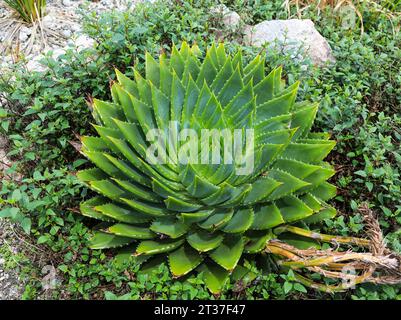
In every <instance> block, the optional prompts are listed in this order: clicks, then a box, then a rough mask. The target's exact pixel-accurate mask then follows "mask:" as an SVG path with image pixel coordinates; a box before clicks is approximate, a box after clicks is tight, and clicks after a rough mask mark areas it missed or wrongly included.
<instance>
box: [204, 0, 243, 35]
mask: <svg viewBox="0 0 401 320" xmlns="http://www.w3.org/2000/svg"><path fill="white" fill-rule="evenodd" d="M211 12H212V13H215V14H221V15H222V19H223V24H224V25H225V26H226V27H228V28H233V29H234V28H236V27H238V26H239V24H240V22H241V17H240V15H239V14H238V13H236V12H235V11H231V10H230V9H229V8H227V6H225V5H224V4H220V5H218V6H216V7H213V8H212V9H211Z"/></svg>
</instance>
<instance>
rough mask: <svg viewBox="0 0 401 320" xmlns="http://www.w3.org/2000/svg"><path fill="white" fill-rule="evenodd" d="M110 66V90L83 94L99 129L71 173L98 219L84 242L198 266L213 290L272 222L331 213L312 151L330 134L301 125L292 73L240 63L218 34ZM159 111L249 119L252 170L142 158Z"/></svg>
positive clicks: (213, 123) (267, 235) (183, 119)
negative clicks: (128, 67)
mask: <svg viewBox="0 0 401 320" xmlns="http://www.w3.org/2000/svg"><path fill="white" fill-rule="evenodd" d="M116 73H117V80H118V81H117V82H115V83H114V84H113V85H112V88H111V93H112V97H113V101H112V102H105V101H99V100H94V103H93V115H94V118H95V120H96V122H97V124H96V125H94V128H95V129H96V131H97V133H98V134H99V136H97V137H82V139H81V140H82V153H83V154H84V155H85V156H86V157H87V158H88V159H89V160H90V161H91V162H93V164H94V165H95V167H94V168H92V169H87V170H83V171H80V172H79V173H78V178H79V179H80V180H81V181H83V182H84V183H85V184H86V185H87V186H89V188H91V189H92V190H94V191H95V192H97V193H98V194H99V195H98V196H96V197H94V198H92V199H90V200H88V201H85V202H83V203H82V204H81V212H82V214H83V215H85V216H88V217H91V218H95V219H99V220H101V221H103V222H104V223H102V224H101V225H100V227H99V228H98V230H96V231H95V234H94V237H93V239H92V248H95V249H105V248H116V247H122V246H126V245H130V248H132V253H133V254H135V255H136V256H139V257H142V259H143V260H146V258H154V257H165V258H166V259H167V260H168V264H169V267H170V270H171V272H172V274H173V275H174V276H183V275H186V274H188V273H189V272H191V271H193V270H197V271H198V272H201V271H202V272H204V275H205V278H204V279H205V282H206V284H207V285H208V286H209V288H210V290H211V291H212V292H218V291H219V290H220V288H221V287H222V285H223V284H224V282H225V281H226V279H227V278H228V277H229V276H230V274H232V272H233V270H235V268H236V267H237V266H238V265H239V264H240V263H241V259H242V258H244V257H246V256H247V255H255V254H259V253H260V252H264V249H265V245H266V243H267V242H268V241H269V240H271V239H275V238H280V237H281V236H282V235H283V234H281V235H279V234H278V232H275V230H277V227H280V226H282V225H286V226H288V225H291V224H295V223H297V224H299V223H301V224H303V225H305V224H306V225H308V224H314V223H316V222H319V221H321V220H323V219H326V218H330V217H333V216H334V215H335V213H336V212H335V209H334V208H333V207H331V206H330V205H328V204H327V203H326V201H327V200H329V199H330V198H332V197H333V196H334V195H335V193H336V189H335V187H334V186H333V185H331V184H329V183H328V182H327V179H328V178H330V177H331V176H332V175H333V174H334V170H333V168H332V167H331V166H330V165H329V164H328V163H327V162H325V161H324V158H325V157H326V156H327V155H328V153H329V152H330V151H331V150H332V149H333V147H334V145H335V142H334V141H332V140H329V135H328V134H326V133H316V132H311V127H312V124H313V121H314V118H315V115H316V112H317V110H318V104H317V103H309V102H304V101H303V102H296V94H297V90H298V86H299V83H298V82H296V83H294V84H293V85H290V86H287V87H286V86H285V83H284V81H283V80H282V77H281V73H282V69H281V68H280V67H279V68H276V69H273V70H271V71H270V72H269V73H265V57H264V56H263V55H258V56H256V57H255V58H254V59H253V60H252V61H251V62H250V63H247V64H245V63H243V59H242V56H241V52H238V53H236V54H235V55H233V56H230V55H227V54H226V52H225V49H224V46H223V45H222V44H220V45H218V46H215V45H213V46H211V47H210V48H209V49H208V50H207V52H206V54H205V56H202V55H201V53H200V50H199V48H198V47H197V46H192V47H190V46H188V45H187V44H186V43H185V42H184V43H182V44H181V46H180V49H179V50H178V49H177V48H176V47H173V48H172V53H171V55H170V56H169V57H167V56H166V55H165V54H162V55H161V56H160V57H159V58H158V61H157V60H155V59H154V58H153V57H152V56H151V55H150V54H146V67H145V74H144V75H141V74H140V73H139V72H138V71H136V70H134V77H133V79H130V78H128V77H127V76H125V75H124V74H122V73H120V72H119V71H116ZM171 121H173V122H175V123H177V124H178V127H179V129H183V128H187V129H188V128H190V129H194V130H195V131H196V132H200V131H201V130H202V129H221V130H223V129H227V128H228V129H230V130H234V129H253V132H254V144H253V147H254V149H253V150H254V153H253V157H254V168H253V171H252V173H250V174H246V175H238V174H236V166H237V164H235V163H233V164H229V163H228V164H224V163H222V164H196V163H195V164H193V163H187V164H181V163H179V162H176V163H174V162H169V163H165V164H151V163H149V162H148V161H147V158H146V150H147V149H148V148H149V145H150V142H149V141H147V139H146V136H147V134H148V133H149V130H152V129H155V128H157V129H160V130H162V131H166V130H167V129H168V127H169V123H170V122H171ZM178 143H179V144H183V143H184V142H178ZM172 152H174V151H170V153H169V154H168V156H173V155H172V154H171V153H172ZM282 238H283V239H284V238H286V239H287V238H288V237H282ZM283 241H286V240H283ZM288 241H290V240H288Z"/></svg>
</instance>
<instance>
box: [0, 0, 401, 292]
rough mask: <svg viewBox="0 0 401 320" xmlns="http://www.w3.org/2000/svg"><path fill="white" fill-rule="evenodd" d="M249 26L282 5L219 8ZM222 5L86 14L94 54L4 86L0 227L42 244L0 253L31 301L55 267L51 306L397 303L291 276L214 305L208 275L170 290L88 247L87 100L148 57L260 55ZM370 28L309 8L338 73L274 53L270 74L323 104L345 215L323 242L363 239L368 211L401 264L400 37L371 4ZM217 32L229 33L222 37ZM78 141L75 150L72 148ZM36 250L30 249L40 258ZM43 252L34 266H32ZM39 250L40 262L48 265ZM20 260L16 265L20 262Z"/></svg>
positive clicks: (246, 284)
mask: <svg viewBox="0 0 401 320" xmlns="http://www.w3.org/2000/svg"><path fill="white" fill-rule="evenodd" d="M225 2H226V4H227V5H228V6H229V7H231V8H233V9H235V10H236V11H237V12H238V13H240V15H241V16H242V18H243V20H244V21H245V22H246V23H249V24H256V23H258V22H260V21H263V20H266V19H286V18H287V13H286V11H285V9H284V8H283V7H282V6H281V4H282V1H280V0H275V1H256V0H255V1H246V0H238V1H225ZM213 4H215V1H209V0H203V1H185V2H184V1H173V4H171V5H168V4H166V3H165V2H164V1H157V2H155V3H153V4H143V5H141V6H140V7H138V8H136V9H135V11H134V12H133V13H130V12H125V13H122V14H121V13H117V12H111V13H105V14H102V15H101V16H100V17H96V16H95V15H85V17H84V19H85V32H87V33H88V35H90V36H91V37H93V38H94V39H95V40H96V43H97V45H96V47H95V48H93V49H86V50H83V51H81V52H80V53H77V52H75V51H73V50H70V51H68V52H67V53H66V54H65V55H63V56H61V57H59V59H58V60H57V61H56V60H54V59H52V58H50V57H48V58H46V64H47V65H48V67H49V70H48V71H47V72H46V73H45V74H44V75H43V74H38V73H30V72H27V71H26V70H25V69H24V68H23V67H22V65H23V62H22V63H21V66H16V67H15V70H12V72H13V78H11V75H10V74H9V73H2V74H0V97H1V98H2V99H3V100H2V101H4V103H3V106H1V108H0V121H1V129H0V130H1V131H2V133H3V134H5V135H6V136H8V138H9V144H8V152H9V153H8V156H9V157H10V158H11V159H12V160H13V161H14V164H13V166H12V167H11V168H9V170H8V171H7V174H8V175H11V176H14V177H15V175H18V176H20V179H11V180H5V179H3V180H2V184H1V189H0V193H1V200H0V201H1V202H0V204H1V208H0V217H8V218H10V219H11V220H12V221H14V222H18V223H19V225H20V226H21V227H22V229H23V230H24V231H25V232H26V233H27V234H28V233H29V235H26V236H25V237H26V238H27V240H29V241H31V242H32V243H34V244H35V247H34V248H32V247H29V248H27V249H26V250H25V251H23V253H22V254H20V255H18V256H15V255H12V254H11V253H10V252H8V251H7V250H8V249H7V248H5V247H1V248H0V253H1V254H2V256H3V257H6V260H7V261H8V262H7V263H6V266H8V267H9V268H19V271H20V273H21V275H22V276H23V277H24V278H25V292H24V296H23V297H24V298H37V297H40V296H42V295H43V289H42V287H41V283H40V280H41V278H42V277H43V275H41V272H40V267H41V266H42V265H44V264H52V265H54V266H56V268H57V270H58V274H59V280H60V283H59V285H58V287H57V288H56V289H55V290H53V291H51V292H50V293H46V297H48V298H92V299H102V298H106V299H139V298H149V299H150V298H156V299H163V298H171V299H206V298H226V299H244V298H247V299H261V298H262V299H303V298H306V297H309V298H311V297H312V298H320V299H400V298H401V290H400V287H399V286H375V285H368V284H365V285H362V286H359V287H358V288H357V289H355V290H353V291H349V292H347V293H344V294H336V295H334V296H331V295H326V294H321V293H318V292H315V291H311V290H306V289H305V288H304V287H302V286H300V285H298V284H296V283H295V282H294V278H293V275H292V274H291V272H290V273H288V274H280V272H278V271H277V270H267V271H266V272H265V273H261V271H260V270H256V269H253V270H254V272H250V273H249V274H247V275H245V277H243V278H242V279H241V281H234V280H233V281H232V282H231V283H229V284H227V287H226V289H225V293H223V294H222V295H221V296H220V297H213V296H211V295H210V293H209V292H208V291H207V290H206V288H205V286H204V284H203V280H202V275H199V276H197V277H190V278H188V279H186V281H185V282H182V281H178V280H175V279H172V278H171V276H170V275H169V272H168V269H167V266H165V265H161V266H160V267H158V268H157V269H156V270H155V271H153V272H150V271H149V272H147V271H146V270H145V271H140V272H138V269H139V268H138V266H137V264H136V263H135V261H134V259H132V258H131V259H127V257H126V256H124V255H119V256H117V257H116V258H112V256H113V254H112V253H109V252H100V251H96V250H88V249H87V241H88V239H89V237H90V232H89V229H88V228H87V227H90V226H91V225H90V223H91V222H90V221H88V220H87V219H84V218H83V217H81V216H80V215H77V214H76V213H75V211H76V210H77V208H78V204H79V202H80V201H81V199H82V198H83V197H84V198H85V197H86V196H87V193H88V190H87V189H85V188H83V187H82V186H81V184H79V183H78V181H77V179H76V177H75V175H74V173H75V172H76V171H77V170H78V169H83V168H85V167H86V166H87V161H86V160H84V159H83V157H82V156H81V155H79V154H78V152H76V150H75V149H74V146H73V144H74V142H76V141H78V139H77V135H83V134H93V129H92V128H91V125H90V123H91V114H90V110H89V107H88V105H87V103H86V99H90V98H91V97H96V98H99V99H105V100H108V99H110V97H109V82H110V81H112V79H113V78H114V70H113V69H114V67H117V68H118V69H120V70H121V71H123V72H125V73H127V74H128V75H129V74H130V72H131V69H130V68H129V67H130V66H132V65H133V64H136V66H137V67H138V68H139V69H141V68H142V67H143V62H144V54H145V52H146V51H148V52H150V53H151V54H152V55H153V56H157V53H158V52H160V51H161V50H165V51H169V50H170V48H171V45H172V43H180V42H181V40H186V41H188V42H189V43H191V42H194V41H196V42H197V44H198V45H199V47H200V48H201V49H202V50H204V49H205V48H206V47H207V46H208V44H209V43H211V42H212V41H215V40H224V42H225V44H226V47H227V49H228V51H230V50H231V51H233V50H235V49H236V48H237V47H238V46H241V47H243V50H244V53H245V56H246V57H248V58H249V59H250V58H252V57H253V56H254V55H255V54H256V53H257V52H258V50H259V49H255V48H250V47H246V46H244V45H243V44H242V43H241V38H240V37H239V36H238V33H239V32H241V27H240V28H239V30H228V29H225V28H224V27H223V26H222V25H221V22H220V21H221V19H220V18H221V17H219V16H218V14H212V13H210V7H211V6H212V5H213ZM358 9H359V10H360V12H361V13H362V14H363V18H364V30H365V32H364V33H363V35H361V34H360V30H359V28H352V29H344V28H343V27H342V23H341V16H338V15H336V14H335V13H333V11H332V10H331V9H330V8H326V9H325V10H323V11H322V12H321V13H320V15H317V14H316V12H317V11H316V10H313V8H310V9H308V10H306V11H304V12H303V17H304V18H311V19H312V20H313V21H315V24H316V27H317V28H318V30H319V31H320V32H321V33H322V34H323V35H324V36H325V37H326V38H327V39H328V41H329V43H330V45H331V47H332V49H333V52H334V55H335V57H336V59H337V63H336V64H335V66H334V67H329V68H322V69H317V68H313V67H311V66H308V67H307V68H305V66H302V65H300V64H299V63H296V62H294V61H293V60H292V59H291V57H290V55H283V54H282V53H281V52H270V53H269V57H268V61H267V62H268V64H269V68H270V67H276V66H278V65H283V70H284V72H285V77H286V80H287V82H288V83H289V84H292V83H293V82H294V81H295V79H300V80H301V88H300V97H299V99H308V100H312V101H319V102H320V110H319V113H318V118H317V121H316V124H315V126H316V129H321V130H323V131H329V132H331V133H332V138H333V139H336V140H337V142H338V143H337V147H336V149H335V151H334V152H332V156H331V159H329V160H330V161H331V162H332V163H333V164H336V166H337V170H338V173H337V175H336V176H335V177H334V178H333V179H332V182H333V183H335V184H336V185H337V187H338V189H339V192H338V196H337V197H336V199H335V200H334V201H332V204H333V205H335V206H336V207H337V209H338V210H339V212H341V213H342V214H341V215H339V216H338V217H337V218H336V219H335V220H333V221H326V222H325V223H324V224H323V225H322V229H323V231H325V232H330V233H337V234H341V235H359V236H363V231H362V229H363V223H362V219H361V217H360V216H359V215H358V213H357V212H356V209H357V207H358V205H359V204H360V203H361V202H363V201H367V202H368V203H369V205H370V206H371V208H372V209H373V210H374V211H375V212H377V214H378V216H379V221H380V224H381V226H382V228H383V231H384V234H385V235H386V240H387V242H388V245H389V246H390V247H391V248H392V249H393V250H395V251H398V252H401V240H400V234H401V232H400V231H399V230H400V229H399V227H400V224H401V200H400V199H401V180H400V179H401V178H400V169H401V151H400V140H401V129H400V128H401V112H400V110H401V107H400V106H401V73H400V70H401V48H400V43H401V34H400V33H398V32H397V30H394V28H393V26H394V25H395V26H396V25H397V24H398V25H399V23H400V21H397V20H396V19H395V20H394V21H392V24H391V22H390V20H389V19H388V18H387V17H386V16H384V15H383V14H382V13H379V12H376V11H374V10H372V8H371V7H369V5H361V7H360V8H358ZM219 30H222V31H219ZM71 142H72V143H71ZM35 248H36V249H35ZM35 250H37V254H41V255H42V256H43V257H42V259H41V261H40V263H35V261H34V262H32V260H34V259H30V257H32V256H34V255H35V254H36V253H35V252H34V251H35ZM43 252H45V254H43ZM13 261H17V262H18V263H16V264H15V263H13Z"/></svg>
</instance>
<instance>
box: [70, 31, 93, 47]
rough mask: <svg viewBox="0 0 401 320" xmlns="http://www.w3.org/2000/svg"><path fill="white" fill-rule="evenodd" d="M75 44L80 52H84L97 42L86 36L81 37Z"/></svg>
mask: <svg viewBox="0 0 401 320" xmlns="http://www.w3.org/2000/svg"><path fill="white" fill-rule="evenodd" d="M74 43H75V46H76V47H77V49H78V50H82V49H86V48H90V47H92V46H93V45H94V43H95V41H94V40H93V39H92V38H90V37H88V36H86V35H80V36H79V37H78V38H76V39H75V41H74Z"/></svg>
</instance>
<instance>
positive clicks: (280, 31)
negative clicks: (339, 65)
mask: <svg viewBox="0 0 401 320" xmlns="http://www.w3.org/2000/svg"><path fill="white" fill-rule="evenodd" d="M245 42H246V43H248V44H250V45H254V46H262V45H264V44H265V43H268V44H269V45H268V46H274V45H275V43H278V45H280V46H281V47H282V48H283V49H284V50H285V51H290V52H291V53H292V54H293V55H294V57H293V58H295V59H300V58H301V59H302V57H299V56H297V53H295V52H302V51H303V52H304V54H305V55H306V56H307V57H309V58H310V59H311V60H312V62H313V64H315V65H323V64H325V63H326V62H335V59H334V57H333V55H332V52H331V48H330V46H329V44H328V42H327V40H326V39H325V38H324V37H323V36H322V35H321V34H320V33H319V32H318V31H317V30H316V28H315V25H314V23H313V22H312V21H311V20H309V19H305V20H300V19H291V20H271V21H263V22H261V23H259V24H257V25H255V26H248V27H247V29H246V31H245Z"/></svg>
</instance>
